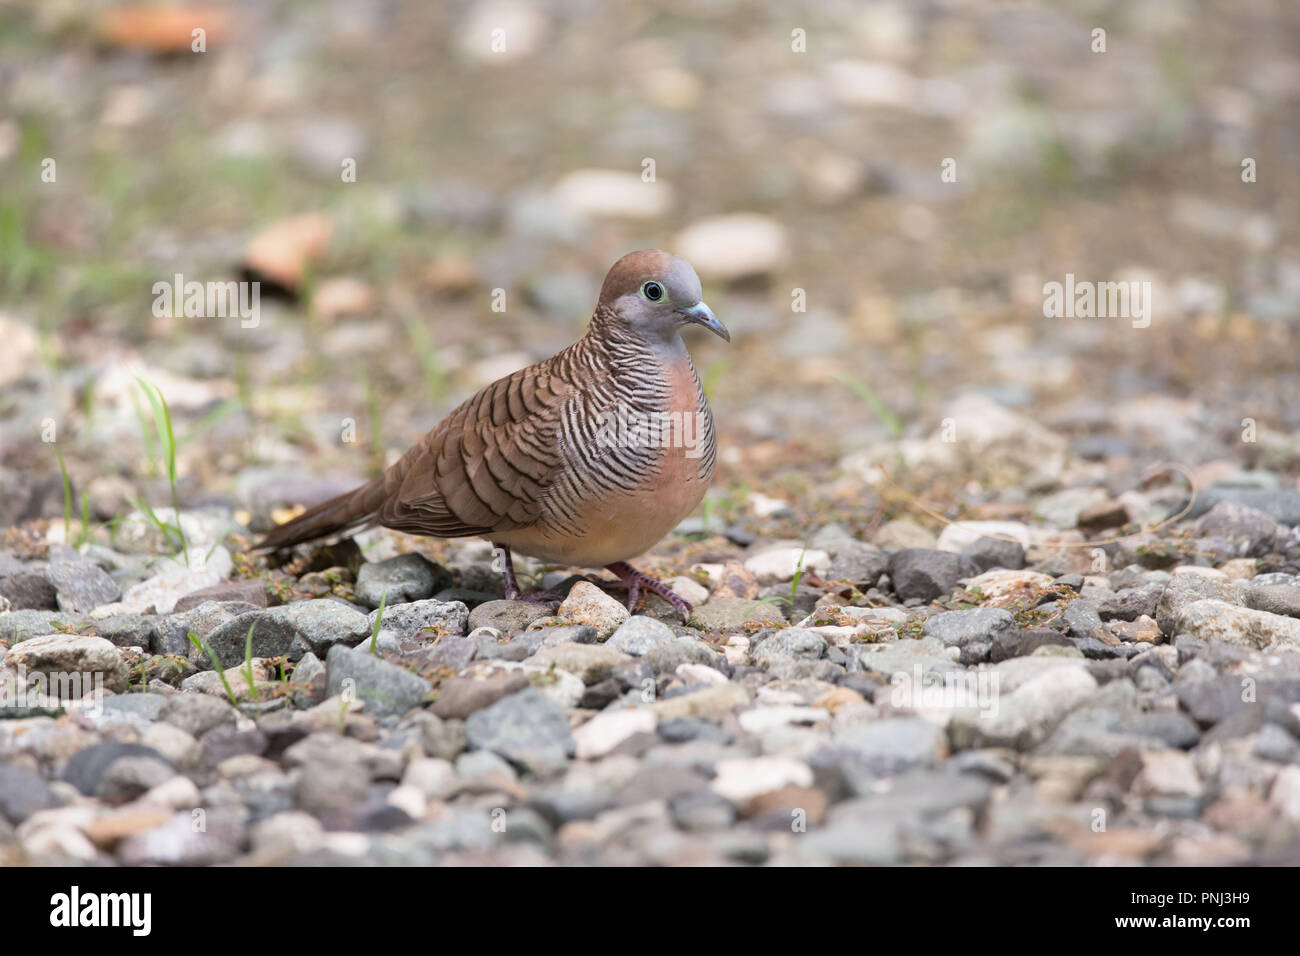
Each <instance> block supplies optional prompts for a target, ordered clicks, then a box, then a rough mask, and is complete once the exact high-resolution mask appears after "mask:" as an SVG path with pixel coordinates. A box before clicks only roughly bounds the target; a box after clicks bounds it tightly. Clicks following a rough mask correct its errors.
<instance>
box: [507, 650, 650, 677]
mask: <svg viewBox="0 0 1300 956" xmlns="http://www.w3.org/2000/svg"><path fill="white" fill-rule="evenodd" d="M631 660H632V657H631V656H630V655H628V654H625V653H623V652H622V651H619V650H616V649H614V648H612V647H610V646H609V645H608V644H554V645H551V646H549V647H543V648H542V649H541V650H539V651H538V652H537V653H536V654H534V655H533V657H532V658H531V663H533V664H536V665H538V666H540V667H550V666H552V665H553V666H555V667H558V668H559V669H560V670H563V671H568V672H569V673H570V674H574V675H576V676H577V677H578V678H580V679H581V680H582V682H583V683H584V684H587V685H591V684H596V683H599V682H600V681H602V680H604V679H605V678H607V677H608V676H609V675H610V672H611V671H613V670H614V668H616V667H618V666H619V665H620V664H624V663H627V662H629V661H631Z"/></svg>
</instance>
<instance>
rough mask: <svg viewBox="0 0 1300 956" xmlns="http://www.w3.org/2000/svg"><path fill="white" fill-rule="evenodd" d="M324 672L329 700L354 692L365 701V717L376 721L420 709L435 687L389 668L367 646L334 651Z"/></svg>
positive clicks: (404, 672) (425, 681)
mask: <svg viewBox="0 0 1300 956" xmlns="http://www.w3.org/2000/svg"><path fill="white" fill-rule="evenodd" d="M325 668H326V672H327V673H328V682H327V684H326V687H327V692H328V693H329V695H330V696H334V695H335V694H340V693H345V692H346V691H347V690H349V689H351V690H352V691H353V692H354V693H355V694H356V696H357V697H358V698H360V699H361V700H363V701H365V704H366V713H367V714H371V715H374V716H376V717H389V716H392V717H400V716H401V715H402V714H405V713H406V712H407V711H408V710H411V709H412V708H415V707H419V706H420V704H421V702H422V701H423V700H424V698H425V697H426V696H427V695H428V694H429V693H431V692H432V690H433V685H432V684H430V683H429V682H428V681H427V680H425V679H424V678H423V677H420V676H419V675H418V674H413V673H411V672H410V671H408V670H406V669H405V668H402V667H398V666H397V665H396V664H390V663H389V662H388V661H386V660H384V659H383V658H381V657H378V656H377V655H374V654H371V653H370V652H369V650H367V649H366V648H365V647H364V646H363V647H355V648H349V647H343V646H341V645H335V646H334V647H331V648H330V651H329V655H328V657H326V659H325Z"/></svg>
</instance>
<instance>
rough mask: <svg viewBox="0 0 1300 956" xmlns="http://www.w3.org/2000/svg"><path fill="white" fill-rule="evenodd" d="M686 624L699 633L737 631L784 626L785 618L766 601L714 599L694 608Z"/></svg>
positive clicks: (776, 608)
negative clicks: (759, 626)
mask: <svg viewBox="0 0 1300 956" xmlns="http://www.w3.org/2000/svg"><path fill="white" fill-rule="evenodd" d="M686 623H687V626H688V627H693V628H696V629H697V630H701V631H713V632H717V631H738V630H742V629H743V628H744V627H745V626H746V625H751V624H763V625H768V626H771V625H777V626H780V625H784V624H785V618H784V617H783V616H782V614H781V611H780V609H779V608H778V607H776V606H775V605H774V604H772V603H771V602H768V601H757V600H750V599H749V598H717V597H715V598H712V599H710V600H709V601H708V603H706V604H702V605H700V606H699V607H697V608H695V609H694V610H693V611H692V612H691V617H690V620H688V621H687V622H686Z"/></svg>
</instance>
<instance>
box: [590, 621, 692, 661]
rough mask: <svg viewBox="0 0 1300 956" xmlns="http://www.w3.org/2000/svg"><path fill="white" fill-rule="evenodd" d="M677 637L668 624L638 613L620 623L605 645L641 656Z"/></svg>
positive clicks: (634, 655)
mask: <svg viewBox="0 0 1300 956" xmlns="http://www.w3.org/2000/svg"><path fill="white" fill-rule="evenodd" d="M675 639H676V635H675V634H674V633H673V630H672V628H670V627H669V626H668V625H667V624H664V623H662V622H661V621H656V620H655V619H654V618H650V617H643V616H642V615H639V614H638V615H634V616H633V617H630V618H628V619H627V620H626V621H624V622H623V623H622V624H620V625H619V627H618V630H616V631H615V632H614V633H613V634H611V635H610V636H609V639H608V640H607V641H606V642H605V646H606V647H610V648H613V649H614V650H616V651H622V652H623V653H624V654H630V655H632V656H633V657H641V656H643V655H645V654H648V653H650V652H651V651H653V650H656V649H658V648H661V647H665V646H667V645H669V644H671V643H672V642H673V641H674V640H675Z"/></svg>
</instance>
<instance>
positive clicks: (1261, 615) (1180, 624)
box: [1166, 599, 1300, 650]
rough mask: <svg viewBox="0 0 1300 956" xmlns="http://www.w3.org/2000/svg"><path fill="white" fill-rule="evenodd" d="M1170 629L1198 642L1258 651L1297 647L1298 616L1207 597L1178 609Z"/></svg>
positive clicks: (1299, 626)
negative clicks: (1230, 645)
mask: <svg viewBox="0 0 1300 956" xmlns="http://www.w3.org/2000/svg"><path fill="white" fill-rule="evenodd" d="M1173 630H1174V632H1175V633H1178V634H1190V635H1191V636H1192V637H1194V638H1196V639H1197V640H1201V641H1223V642H1225V643H1228V644H1237V645H1240V646H1242V647H1253V648H1257V649H1259V650H1266V649H1271V648H1281V647H1300V619H1297V618H1294V617H1284V616H1282V615H1280V614H1270V613H1268V612H1267V611H1257V610H1253V609H1251V608H1246V607H1238V606H1236V605H1233V604H1228V603H1227V602H1225V601H1216V600H1210V599H1207V600H1203V601H1196V602H1193V603H1191V604H1187V605H1186V606H1184V607H1183V608H1182V610H1181V611H1180V612H1179V614H1178V616H1177V618H1176V620H1175V623H1174V626H1173ZM1166 633H1168V632H1166Z"/></svg>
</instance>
